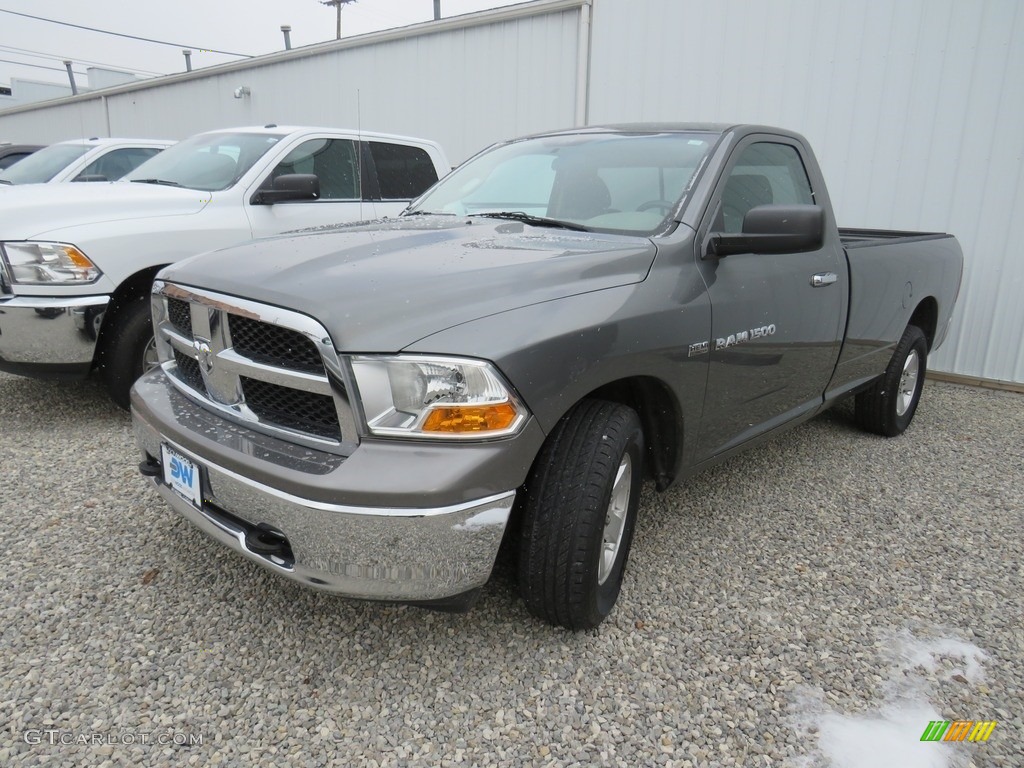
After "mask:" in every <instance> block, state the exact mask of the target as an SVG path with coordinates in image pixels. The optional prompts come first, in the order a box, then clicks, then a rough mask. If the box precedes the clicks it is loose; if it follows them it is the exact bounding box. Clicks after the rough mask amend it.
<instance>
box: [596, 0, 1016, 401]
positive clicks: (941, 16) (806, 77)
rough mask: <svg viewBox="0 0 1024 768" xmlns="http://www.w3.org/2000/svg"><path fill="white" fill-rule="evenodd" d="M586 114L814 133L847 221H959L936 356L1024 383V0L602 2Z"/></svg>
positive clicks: (961, 368)
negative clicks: (947, 323) (949, 308)
mask: <svg viewBox="0 0 1024 768" xmlns="http://www.w3.org/2000/svg"><path fill="white" fill-rule="evenodd" d="M592 24H593V30H592V51H593V55H592V59H591V68H590V102H589V122H591V123H603V122H621V121H643V120H682V121H689V120H708V121H716V122H719V121H721V122H757V123H766V124H769V125H781V126H785V127H787V128H792V129H794V130H797V131H799V132H801V133H803V134H804V135H806V136H807V138H808V139H809V140H810V142H811V144H812V145H813V146H814V147H815V151H816V153H817V155H818V159H819V161H820V162H821V164H822V167H823V171H824V173H825V178H826V179H827V180H828V182H829V191H830V192H831V195H832V199H833V202H834V203H835V205H836V209H837V216H838V218H839V221H840V223H841V224H843V225H844V226H857V227H877V228H891V229H909V230H930V231H946V232H952V233H953V234H955V235H956V236H957V238H958V239H959V240H960V242H961V244H962V245H963V247H964V251H965V256H966V266H965V272H964V280H963V287H962V289H961V294H960V299H959V301H958V304H957V309H956V312H955V315H954V319H953V326H952V328H951V329H950V337H949V339H948V341H947V342H946V344H945V346H944V347H943V348H942V349H941V350H940V351H939V352H938V353H937V354H936V355H935V357H934V358H933V360H932V361H931V363H932V366H933V367H934V368H936V369H937V370H942V371H946V372H953V373H957V374H962V375H966V376H972V377H982V378H987V379H995V380H1002V381H1011V382H1016V383H1024V330H1022V329H1024V257H1022V255H1021V249H1020V244H1021V243H1024V178H1022V170H1021V169H1022V164H1021V158H1022V154H1024V3H1021V2H1018V0H972V2H962V0H860V2H842V1H841V0H772V1H771V2H747V1H746V0H717V1H716V2H708V0H643V2H636V0H595V3H594V11H593V19H592Z"/></svg>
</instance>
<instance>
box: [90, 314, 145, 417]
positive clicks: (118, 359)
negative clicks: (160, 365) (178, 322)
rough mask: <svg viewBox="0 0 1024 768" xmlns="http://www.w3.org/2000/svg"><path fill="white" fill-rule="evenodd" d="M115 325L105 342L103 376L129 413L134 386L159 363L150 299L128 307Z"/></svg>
mask: <svg viewBox="0 0 1024 768" xmlns="http://www.w3.org/2000/svg"><path fill="white" fill-rule="evenodd" d="M112 321H113V322H112V324H111V327H110V329H109V332H108V333H107V334H106V339H105V342H104V345H105V346H104V349H103V374H104V379H105V380H106V384H107V392H108V393H109V394H110V399H111V400H113V401H114V403H116V404H117V405H119V406H120V407H121V408H124V409H125V410H126V411H127V410H128V409H129V407H130V404H131V399H130V397H129V393H130V392H131V389H132V384H134V383H135V380H136V379H137V378H139V377H140V376H141V375H142V374H143V373H145V372H146V371H148V370H149V369H151V368H152V367H154V366H155V365H156V363H157V359H156V342H155V340H154V338H153V322H152V320H151V318H150V302H149V297H148V296H147V297H144V298H142V299H135V300H134V301H132V302H131V303H129V304H125V305H124V306H122V307H121V308H120V309H118V310H117V315H116V316H115V317H114V318H112Z"/></svg>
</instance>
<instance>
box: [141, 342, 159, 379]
mask: <svg viewBox="0 0 1024 768" xmlns="http://www.w3.org/2000/svg"><path fill="white" fill-rule="evenodd" d="M158 365H160V356H159V355H158V354H157V352H156V339H155V338H153V337H152V336H150V338H149V341H148V342H147V343H146V348H145V349H144V350H142V372H143V373H149V372H150V371H151V370H153V369H154V368H156V367H157V366H158Z"/></svg>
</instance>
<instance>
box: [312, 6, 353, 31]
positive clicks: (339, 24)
mask: <svg viewBox="0 0 1024 768" xmlns="http://www.w3.org/2000/svg"><path fill="white" fill-rule="evenodd" d="M355 1H356V0H320V5H333V6H334V7H335V9H336V10H337V11H338V28H337V35H336V39H338V40H341V8H342V6H345V5H348V4H349V3H354V2H355Z"/></svg>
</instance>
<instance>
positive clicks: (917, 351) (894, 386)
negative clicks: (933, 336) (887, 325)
mask: <svg viewBox="0 0 1024 768" xmlns="http://www.w3.org/2000/svg"><path fill="white" fill-rule="evenodd" d="M927 362H928V342H927V340H926V339H925V336H924V332H923V331H922V330H921V329H920V328H918V327H917V326H915V325H908V326H907V329H906V330H905V331H904V332H903V337H902V338H901V339H900V342H899V344H897V345H896V350H895V351H894V352H893V355H892V359H891V360H890V361H889V366H888V367H887V368H886V369H885V373H884V374H882V376H881V377H880V378H879V379H878V380H877V381H876V382H875V383H874V384H873V385H872V386H871V388H870V389H867V390H865V391H864V392H861V393H859V394H858V395H857V399H856V415H857V423H858V424H859V425H860V427H861V428H862V429H865V430H867V431H868V432H874V433H875V434H878V435H885V436H886V437H895V436H896V435H900V434H903V432H904V431H905V430H906V428H907V427H909V426H910V422H911V421H912V420H913V418H914V413H915V412H916V411H917V404H918V402H919V401H920V400H921V389H922V388H923V387H924V375H925V372H926V370H927Z"/></svg>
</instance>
